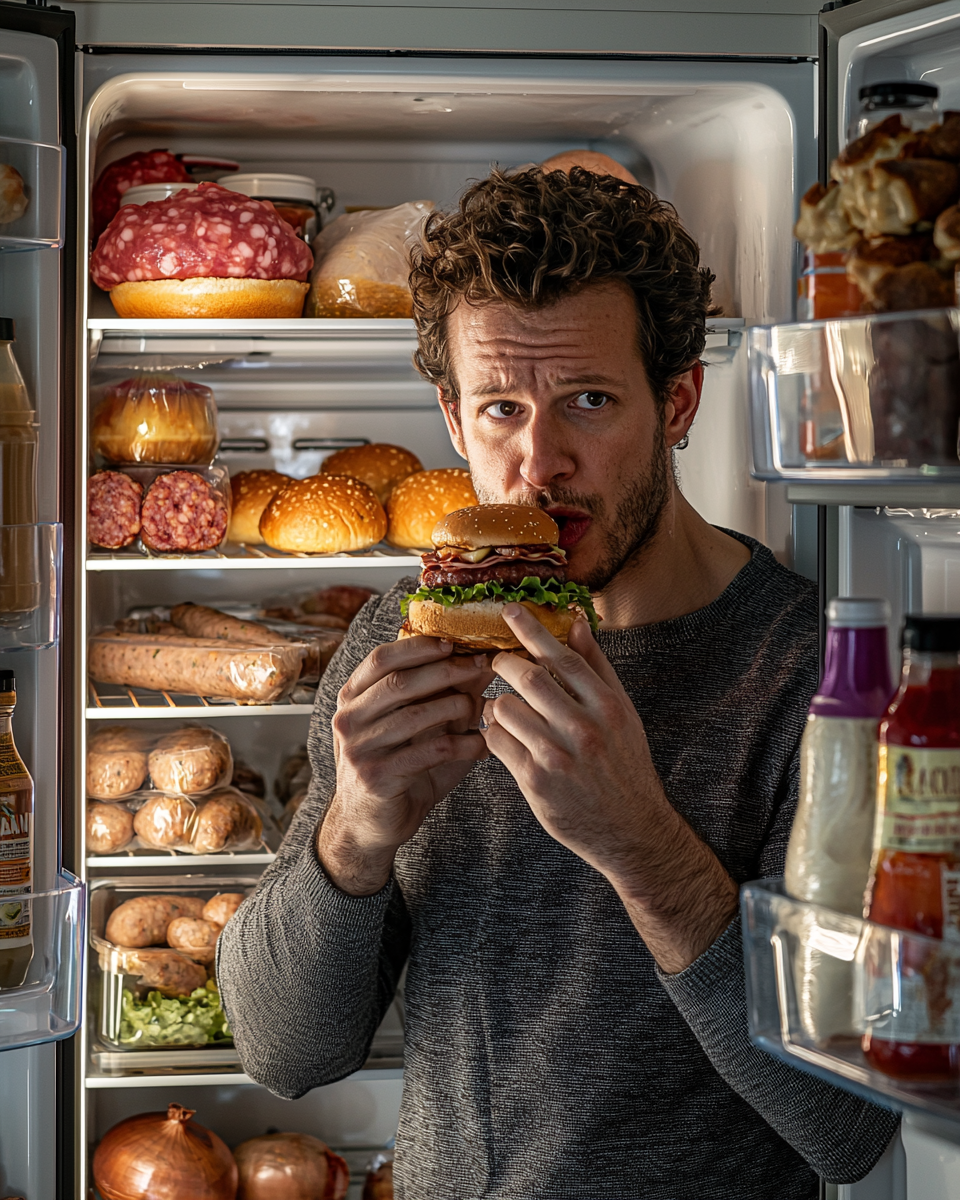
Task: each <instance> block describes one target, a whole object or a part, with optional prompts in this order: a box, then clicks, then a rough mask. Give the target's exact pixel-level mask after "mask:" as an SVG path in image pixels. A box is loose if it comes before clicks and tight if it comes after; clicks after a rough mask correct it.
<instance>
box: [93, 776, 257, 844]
mask: <svg viewBox="0 0 960 1200" xmlns="http://www.w3.org/2000/svg"><path fill="white" fill-rule="evenodd" d="M104 809H109V810H111V811H109V812H104V811H103V810H104ZM118 813H120V814H124V815H123V816H117V814H118ZM128 823H129V824H128ZM278 841H279V837H278V836H277V827H276V824H275V822H274V820H273V817H272V816H271V815H270V811H269V809H268V808H267V806H266V805H265V804H264V802H263V801H261V800H258V799H257V797H255V796H251V795H250V794H249V793H247V792H241V791H239V790H238V789H237V788H234V787H230V786H227V787H219V788H215V789H214V790H213V791H212V792H207V793H206V795H203V796H184V795H183V794H182V793H179V792H161V791H141V792H136V793H134V795H132V796H128V797H127V798H126V799H125V800H123V801H121V802H120V803H118V804H111V805H105V804H99V803H96V802H91V803H90V804H88V805H87V848H88V849H89V850H90V851H91V852H93V853H95V854H117V853H119V852H120V851H122V850H130V849H134V848H142V849H149V850H175V851H178V852H179V853H181V854H221V853H225V852H228V851H242V850H248V851H249V850H259V849H261V848H262V847H263V846H264V845H265V844H266V845H269V846H270V848H271V849H276V847H277V844H278Z"/></svg>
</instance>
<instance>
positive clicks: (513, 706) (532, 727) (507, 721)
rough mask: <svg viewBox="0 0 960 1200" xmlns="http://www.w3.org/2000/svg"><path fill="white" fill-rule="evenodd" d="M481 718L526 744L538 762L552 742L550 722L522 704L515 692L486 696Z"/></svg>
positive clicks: (552, 744)
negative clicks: (492, 697)
mask: <svg viewBox="0 0 960 1200" xmlns="http://www.w3.org/2000/svg"><path fill="white" fill-rule="evenodd" d="M483 720H484V721H485V722H486V724H487V725H488V726H489V725H491V724H492V723H496V724H497V725H499V726H501V728H503V729H505V730H506V732H507V733H509V734H510V735H511V736H512V737H514V738H515V739H516V740H517V741H518V742H521V743H522V744H523V745H524V746H526V748H527V749H528V750H529V751H530V753H531V754H532V755H533V757H534V759H536V760H537V761H538V762H540V761H542V760H543V758H544V756H545V755H549V754H550V752H551V750H552V747H553V746H554V744H555V742H554V739H552V738H551V736H550V726H549V725H548V724H547V722H546V721H545V720H544V718H543V717H542V716H541V715H540V714H539V713H538V712H537V711H536V710H535V709H534V708H532V707H531V706H530V705H529V704H524V702H523V701H522V700H521V699H520V697H519V696H511V695H510V694H509V693H506V694H504V695H502V696H497V697H496V699H494V700H488V701H487V702H486V704H485V705H484V709H483ZM481 732H482V730H481Z"/></svg>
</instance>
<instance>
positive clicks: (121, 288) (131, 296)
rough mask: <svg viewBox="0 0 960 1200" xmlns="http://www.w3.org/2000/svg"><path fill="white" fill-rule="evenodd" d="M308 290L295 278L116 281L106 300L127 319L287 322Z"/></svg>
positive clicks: (203, 277) (119, 314)
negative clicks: (269, 320) (263, 320)
mask: <svg viewBox="0 0 960 1200" xmlns="http://www.w3.org/2000/svg"><path fill="white" fill-rule="evenodd" d="M307 286H308V285H307V284H306V283H301V282H300V281H299V280H298V279H217V278H215V277H214V276H199V277H197V278H196V279H145V280H142V281H141V282H139V283H118V284H117V285H116V286H115V287H113V288H111V289H110V300H111V302H112V304H113V307H114V308H115V309H116V312H117V316H118V317H123V318H124V319H125V320H130V319H137V320H155V319H156V320H170V319H172V318H180V317H204V318H207V319H208V320H214V319H220V318H224V319H231V318H232V319H241V318H243V319H246V318H249V319H252V320H261V319H264V318H291V317H299V316H300V313H301V312H302V311H303V301H304V297H305V296H306V294H307Z"/></svg>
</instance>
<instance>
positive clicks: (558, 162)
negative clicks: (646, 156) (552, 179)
mask: <svg viewBox="0 0 960 1200" xmlns="http://www.w3.org/2000/svg"><path fill="white" fill-rule="evenodd" d="M572 167H582V168H583V169H584V170H585V171H592V172H593V174H594V175H613V176H614V177H615V178H617V179H622V180H623V182H624V183H639V182H640V180H639V179H637V177H636V176H635V175H633V174H631V172H630V171H628V170H627V168H626V167H624V166H622V165H621V164H620V163H618V162H617V160H616V159H615V158H611V157H610V155H609V154H601V153H600V151H599V150H564V151H563V153H562V154H555V155H554V156H553V158H548V159H547V160H546V161H545V162H543V163H541V164H540V169H541V170H542V171H543V172H544V174H546V173H548V172H549V171H565V172H566V173H567V174H568V175H569V174H570V169H571V168H572Z"/></svg>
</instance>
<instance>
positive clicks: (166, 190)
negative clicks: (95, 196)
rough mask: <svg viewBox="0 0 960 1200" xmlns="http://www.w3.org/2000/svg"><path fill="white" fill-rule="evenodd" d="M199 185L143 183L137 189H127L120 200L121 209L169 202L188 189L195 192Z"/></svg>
mask: <svg viewBox="0 0 960 1200" xmlns="http://www.w3.org/2000/svg"><path fill="white" fill-rule="evenodd" d="M199 186H200V184H199V183H141V184H138V185H137V186H136V187H132V188H127V190H126V191H125V192H124V193H123V195H122V196H121V198H120V207H121V208H123V206H124V205H125V204H149V203H150V201H151V200H169V198H170V197H171V196H175V195H176V194H177V192H182V191H184V190H185V189H186V191H188V192H195V191H196V190H197V188H198V187H199Z"/></svg>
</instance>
